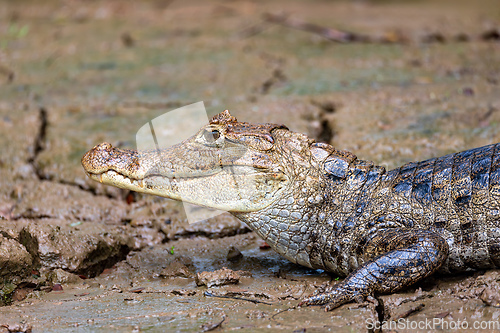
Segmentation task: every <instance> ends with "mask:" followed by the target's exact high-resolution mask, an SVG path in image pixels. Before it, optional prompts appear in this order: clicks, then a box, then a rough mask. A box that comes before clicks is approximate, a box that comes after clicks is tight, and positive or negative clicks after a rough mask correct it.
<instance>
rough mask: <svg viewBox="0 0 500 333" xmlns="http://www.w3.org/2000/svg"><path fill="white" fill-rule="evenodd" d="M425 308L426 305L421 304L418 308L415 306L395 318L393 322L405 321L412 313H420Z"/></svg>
mask: <svg viewBox="0 0 500 333" xmlns="http://www.w3.org/2000/svg"><path fill="white" fill-rule="evenodd" d="M424 307H425V304H424V303H420V304H419V305H417V306H413V307H411V308H410V309H408V310H406V311H405V312H403V313H401V314H399V315H397V316H396V317H394V318H393V319H391V320H394V321H397V320H399V319H403V318H406V317H408V316H409V315H411V314H412V313H415V312H418V311H420V310H422V309H423V308H424Z"/></svg>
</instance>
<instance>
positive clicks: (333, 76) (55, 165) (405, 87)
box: [0, 0, 500, 332]
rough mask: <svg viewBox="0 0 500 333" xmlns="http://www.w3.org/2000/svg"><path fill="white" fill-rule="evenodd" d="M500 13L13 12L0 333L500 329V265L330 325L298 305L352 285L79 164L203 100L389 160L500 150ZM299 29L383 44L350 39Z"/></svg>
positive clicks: (80, 8)
mask: <svg viewBox="0 0 500 333" xmlns="http://www.w3.org/2000/svg"><path fill="white" fill-rule="evenodd" d="M495 8H496V9H498V3H497V2H496V1H495V0H480V1H475V2H471V1H451V0H443V1H405V2H390V1H387V2H386V1H349V2H348V1H346V2H327V1H308V2H307V3H306V2H300V1H286V2H285V1H272V2H263V1H245V0H242V1H212V2H206V1H170V0H165V1H162V0H156V1H140V2H134V1H92V2H82V1H76V0H74V1H43V2H36V1H16V2H14V1H4V2H0V87H1V88H0V133H1V134H0V147H1V148H0V149H1V154H0V179H1V181H0V184H1V186H0V305H3V307H2V308H0V332H9V331H23V332H28V331H33V332H75V331H81V332H88V331H93V332H94V331H95V332H98V331H102V332H109V331H120V332H123V331H134V332H140V331H152V332H156V331H158V332H164V331H186V332H199V331H211V330H214V331H216V330H218V331H229V330H238V331H242V332H253V331H256V330H258V331H262V332H265V331H273V332H274V331H279V330H281V331H287V332H290V331H294V332H305V331H307V332H316V331H317V332H323V331H334V332H359V331H379V329H378V327H372V326H370V324H373V323H375V322H380V321H382V322H383V321H386V322H390V321H391V320H392V322H395V321H397V320H407V321H410V322H414V323H419V322H425V321H426V320H427V321H429V320H430V321H433V320H442V322H441V324H440V325H437V326H432V328H429V326H423V327H416V328H415V327H413V328H412V327H401V326H400V327H396V328H391V327H388V326H383V327H381V329H382V331H398V332H405V331H435V330H440V331H444V332H446V331H453V330H454V329H453V328H452V327H449V326H446V325H445V324H444V322H446V321H448V322H454V323H457V321H461V322H462V323H463V322H467V323H468V325H469V326H468V329H467V330H470V331H477V329H473V328H472V325H473V323H474V321H482V322H487V323H496V324H497V325H499V326H500V324H499V322H500V318H499V317H500V294H499V292H498V291H499V290H500V271H499V270H491V271H481V272H474V273H470V274H463V275H459V276H453V277H449V276H448V277H439V276H437V277H436V276H434V277H431V278H429V279H426V280H425V281H422V282H421V283H419V284H417V285H415V286H412V287H410V288H408V289H407V290H404V291H402V292H400V293H397V294H393V295H382V296H378V297H377V298H376V299H373V300H370V301H368V302H365V303H362V304H347V305H344V306H342V307H340V308H338V309H336V310H334V311H333V312H330V313H325V312H324V311H323V309H322V308H320V307H308V308H294V306H295V305H296V304H298V302H299V300H300V299H301V298H303V297H305V296H307V295H309V294H310V293H312V292H313V291H315V290H316V289H318V288H324V287H325V286H326V285H328V284H331V283H335V281H336V280H338V278H337V277H335V276H331V275H329V274H326V273H325V272H322V271H315V270H309V269H306V268H303V267H300V266H298V265H294V264H291V263H290V262H288V261H287V260H285V259H283V258H281V257H280V256H278V255H277V254H276V253H274V252H273V251H272V250H269V249H266V246H265V244H264V243H263V241H262V240H260V239H259V238H258V237H257V236H256V235H255V234H253V233H252V232H250V230H249V229H248V228H247V227H246V226H244V225H242V224H241V223H240V222H239V221H238V220H236V219H234V218H233V217H231V216H230V215H227V214H224V215H220V216H217V217H214V218H212V219H209V220H206V221H203V222H199V223H195V224H189V223H188V222H187V219H186V216H185V213H184V210H183V206H182V205H180V204H179V203H176V202H173V201H170V200H166V199H162V198H154V197H147V196H141V195H137V194H133V193H128V192H126V191H122V190H119V189H116V188H111V187H104V186H102V185H100V184H97V183H95V182H92V181H91V180H89V179H87V178H86V176H85V174H84V172H83V170H82V168H81V166H80V158H81V156H82V155H83V153H84V152H85V151H86V150H88V149H90V148H91V147H93V146H94V145H96V144H98V143H100V142H103V141H108V142H111V143H112V144H113V145H116V146H120V147H130V148H133V147H134V146H135V133H136V131H137V130H138V129H139V128H140V127H141V126H142V125H143V124H144V123H146V122H147V121H148V120H150V119H153V118H155V117H157V116H159V115H161V114H163V113H165V112H167V111H170V110H172V109H175V108H176V107H179V106H183V105H187V104H191V103H193V102H197V101H200V100H203V101H205V105H206V106H207V109H208V112H209V113H210V115H212V114H215V113H218V112H220V111H222V110H224V109H230V110H231V113H232V114H234V115H235V116H237V117H238V118H239V120H244V121H249V122H274V123H284V124H286V125H287V126H288V127H289V128H290V129H292V130H295V131H299V132H303V133H307V134H308V135H310V136H311V137H314V138H316V139H317V140H319V141H326V142H329V143H331V144H333V145H334V146H336V147H338V148H341V149H347V150H350V151H352V152H354V153H355V154H356V155H358V156H359V157H360V158H362V159H369V160H373V161H375V162H376V163H377V164H380V165H383V166H385V167H386V168H392V167H396V166H398V165H401V164H402V163H406V162H409V161H415V160H422V159H426V158H430V157H435V156H440V155H444V154H447V153H451V152H455V151H460V150H464V149H468V148H472V147H478V146H481V145H486V144H489V143H494V142H499V141H500V126H499V124H500V37H499V33H500V11H498V10H495ZM270 14H272V15H281V16H280V17H286V18H287V19H290V20H291V21H286V22H281V24H277V23H276V22H271V21H270V20H269V19H268V18H269V15H270ZM283 15H284V16H283ZM290 22H292V23H290ZM297 22H309V23H314V24H316V25H318V26H325V27H329V28H335V29H340V30H343V31H349V32H352V33H353V34H356V35H360V36H369V37H370V41H369V42H367V41H366V40H365V41H363V40H357V41H356V40H355V41H353V42H349V41H347V42H345V43H336V42H334V41H331V40H327V39H325V38H324V36H321V35H320V34H317V33H315V32H312V31H310V30H311V29H309V31H302V30H300V29H296V26H297ZM294 24H295V27H294ZM299 25H300V24H299ZM313 30H314V29H313ZM197 282H198V284H199V286H198V285H197ZM207 286H209V287H207ZM499 326H494V327H497V328H498V327H499ZM459 328H461V329H462V328H464V326H461V327H459ZM490 328H491V326H490ZM484 331H485V332H486V331H489V329H488V328H486V329H484Z"/></svg>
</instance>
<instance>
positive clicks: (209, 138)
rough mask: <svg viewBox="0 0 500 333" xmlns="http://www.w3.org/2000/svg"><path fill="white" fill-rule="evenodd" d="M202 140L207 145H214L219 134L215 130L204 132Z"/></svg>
mask: <svg viewBox="0 0 500 333" xmlns="http://www.w3.org/2000/svg"><path fill="white" fill-rule="evenodd" d="M203 138H204V139H205V141H206V142H208V143H214V142H215V141H217V140H219V138H220V132H219V131H217V130H211V131H204V132H203Z"/></svg>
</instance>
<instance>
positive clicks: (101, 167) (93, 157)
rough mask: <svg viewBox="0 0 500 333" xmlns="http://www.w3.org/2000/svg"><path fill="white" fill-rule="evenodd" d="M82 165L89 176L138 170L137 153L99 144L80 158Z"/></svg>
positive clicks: (106, 144) (106, 143)
mask: <svg viewBox="0 0 500 333" xmlns="http://www.w3.org/2000/svg"><path fill="white" fill-rule="evenodd" d="M82 165H83V168H84V169H85V171H86V172H87V173H89V174H102V173H104V172H106V171H109V170H115V171H118V172H121V171H124V170H127V171H131V169H135V170H137V169H138V168H139V163H138V157H137V152H136V151H133V150H125V149H120V148H115V147H113V146H112V145H111V144H110V143H108V142H104V143H101V144H99V145H97V146H95V147H94V148H92V149H91V150H89V151H88V152H86V153H85V155H83V157H82Z"/></svg>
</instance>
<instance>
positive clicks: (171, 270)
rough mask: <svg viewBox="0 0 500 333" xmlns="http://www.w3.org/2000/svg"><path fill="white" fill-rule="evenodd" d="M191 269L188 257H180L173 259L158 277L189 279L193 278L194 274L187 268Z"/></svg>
mask: <svg viewBox="0 0 500 333" xmlns="http://www.w3.org/2000/svg"><path fill="white" fill-rule="evenodd" d="M190 266H191V267H192V261H191V259H190V258H188V257H184V256H180V257H178V258H175V259H174V260H173V261H172V262H171V263H170V264H169V265H168V266H167V267H165V268H164V269H163V270H162V271H161V273H160V276H161V277H164V278H172V277H183V278H190V277H193V275H194V273H193V272H192V271H191V269H190V268H189V267H190Z"/></svg>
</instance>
